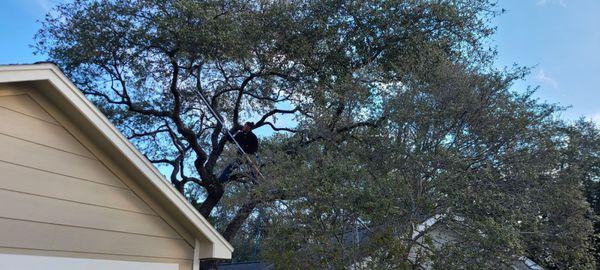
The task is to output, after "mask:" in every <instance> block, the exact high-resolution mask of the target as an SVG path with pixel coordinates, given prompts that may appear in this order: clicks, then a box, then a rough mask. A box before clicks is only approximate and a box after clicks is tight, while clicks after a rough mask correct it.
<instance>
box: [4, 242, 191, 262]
mask: <svg viewBox="0 0 600 270" xmlns="http://www.w3.org/2000/svg"><path fill="white" fill-rule="evenodd" d="M0 248H8V249H22V250H35V251H44V252H68V253H76V254H92V255H108V256H123V257H132V258H148V259H169V260H182V261H192V260H193V259H192V258H176V257H162V256H144V255H132V254H122V253H104V252H85V251H77V250H62V249H43V248H24V247H10V246H2V245H0Z"/></svg>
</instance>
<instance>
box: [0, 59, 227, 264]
mask: <svg viewBox="0 0 600 270" xmlns="http://www.w3.org/2000/svg"><path fill="white" fill-rule="evenodd" d="M25 81H48V82H50V84H52V86H53V87H54V88H55V89H56V90H57V92H58V93H60V94H61V96H62V97H63V98H64V99H66V100H67V101H68V102H69V103H70V104H71V106H73V107H74V108H76V109H77V110H78V111H79V112H80V113H81V114H80V115H81V116H82V117H84V118H85V119H86V121H88V122H89V123H91V124H92V125H93V126H94V127H95V128H96V129H97V131H98V134H101V135H102V136H103V137H104V139H105V140H108V141H109V142H110V143H111V145H113V148H114V150H116V151H117V152H118V153H120V154H121V155H123V156H124V157H126V159H127V160H129V161H130V162H131V163H132V164H134V166H135V168H137V169H138V170H139V172H140V173H141V174H143V175H144V176H145V178H146V179H148V180H149V182H150V183H151V184H152V186H154V187H155V188H156V189H157V190H158V191H159V192H160V193H161V194H162V195H164V196H165V197H166V198H167V199H168V200H167V201H169V202H171V203H172V204H173V206H174V207H175V208H176V209H178V210H179V211H180V214H182V215H183V216H184V217H185V219H186V221H188V222H191V223H192V225H193V227H194V228H196V229H197V231H195V232H192V233H193V234H196V235H203V236H205V237H206V238H208V239H209V241H211V242H212V244H213V245H212V246H213V247H212V252H211V253H212V257H213V258H223V259H229V258H231V252H233V247H232V246H231V244H229V242H227V240H225V239H224V238H223V236H222V235H221V234H219V232H217V230H216V229H215V228H214V227H213V226H212V225H211V224H210V223H209V222H208V221H207V220H206V219H205V218H204V217H203V216H202V215H200V213H198V212H197V211H196V209H194V208H193V207H192V206H191V205H190V204H189V203H188V202H187V200H186V199H185V197H184V196H183V195H182V194H180V193H179V191H177V190H176V189H175V188H174V187H173V186H171V185H170V184H168V183H167V182H166V181H165V180H163V178H164V177H163V176H162V174H161V173H160V172H159V171H158V169H156V167H154V165H152V163H151V162H150V161H148V160H147V159H146V158H145V157H144V155H142V154H141V153H140V152H139V151H138V150H137V148H135V146H133V145H132V144H131V143H130V142H129V141H128V140H127V139H126V138H125V137H124V136H123V135H122V134H121V132H120V131H118V130H117V129H116V127H114V126H113V124H112V123H111V122H110V121H109V120H108V119H107V118H106V116H104V114H103V113H101V112H100V111H99V110H98V109H97V108H96V106H94V105H93V104H92V103H91V102H90V101H89V100H88V99H87V98H86V97H85V96H84V95H83V94H82V93H81V92H80V91H79V90H78V89H77V87H76V86H75V85H74V84H73V83H72V82H71V81H70V80H69V79H68V78H67V77H66V76H65V75H64V74H63V73H62V71H60V70H59V68H58V67H57V66H56V65H54V64H35V65H9V66H0V83H8V82H11V83H12V82H25Z"/></svg>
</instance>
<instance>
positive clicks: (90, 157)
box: [0, 132, 98, 161]
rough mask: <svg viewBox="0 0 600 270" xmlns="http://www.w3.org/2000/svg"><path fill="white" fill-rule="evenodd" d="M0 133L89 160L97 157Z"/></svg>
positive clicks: (2, 133)
mask: <svg viewBox="0 0 600 270" xmlns="http://www.w3.org/2000/svg"><path fill="white" fill-rule="evenodd" d="M0 135H2V136H5V137H9V138H13V139H16V140H20V141H24V142H28V143H31V144H35V145H39V146H42V147H46V148H50V149H52V150H56V151H60V152H63V153H67V154H71V155H75V156H78V157H82V158H87V159H90V160H95V161H98V159H96V158H95V157H93V156H85V155H82V154H78V153H74V152H71V151H68V150H64V149H60V148H57V147H54V146H51V145H46V144H43V143H39V142H35V141H31V140H27V139H24V138H21V137H17V136H13V135H9V134H6V133H4V132H0Z"/></svg>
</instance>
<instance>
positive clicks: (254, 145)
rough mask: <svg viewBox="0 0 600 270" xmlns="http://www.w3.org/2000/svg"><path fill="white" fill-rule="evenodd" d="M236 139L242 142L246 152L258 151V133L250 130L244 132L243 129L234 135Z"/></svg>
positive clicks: (241, 144)
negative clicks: (255, 133)
mask: <svg viewBox="0 0 600 270" xmlns="http://www.w3.org/2000/svg"><path fill="white" fill-rule="evenodd" d="M234 138H235V140H236V141H237V142H238V143H239V144H240V146H241V147H242V149H244V152H246V154H248V155H252V154H254V153H256V151H258V138H256V135H254V133H252V131H249V132H247V133H244V132H243V131H240V132H238V133H237V134H235V136H234Z"/></svg>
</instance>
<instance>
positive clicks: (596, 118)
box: [589, 112, 600, 126]
mask: <svg viewBox="0 0 600 270" xmlns="http://www.w3.org/2000/svg"><path fill="white" fill-rule="evenodd" d="M589 118H590V120H592V121H593V122H595V123H596V124H597V125H599V126H600V112H597V113H595V114H592V115H590V116H589Z"/></svg>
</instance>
